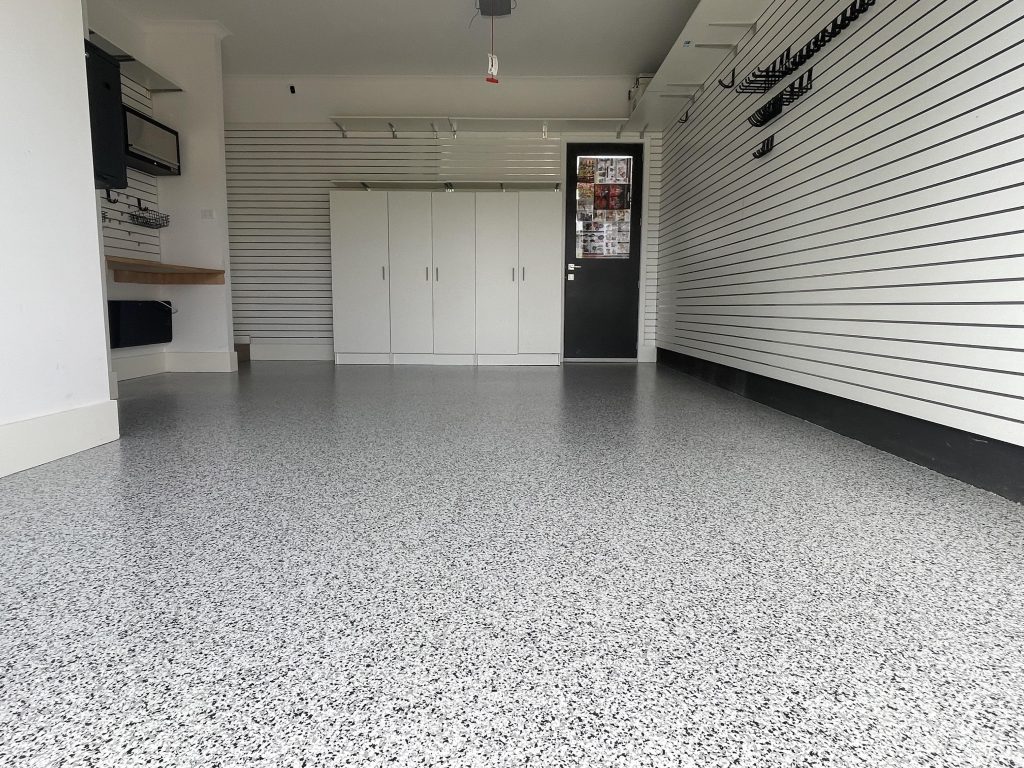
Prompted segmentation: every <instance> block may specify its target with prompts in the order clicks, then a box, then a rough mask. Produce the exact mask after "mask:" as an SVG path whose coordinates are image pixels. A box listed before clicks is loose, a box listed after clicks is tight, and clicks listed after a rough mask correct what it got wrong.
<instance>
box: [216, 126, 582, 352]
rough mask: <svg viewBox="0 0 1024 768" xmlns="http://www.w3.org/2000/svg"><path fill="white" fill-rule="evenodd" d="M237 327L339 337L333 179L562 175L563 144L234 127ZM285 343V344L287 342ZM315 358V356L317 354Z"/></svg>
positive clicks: (318, 343)
mask: <svg viewBox="0 0 1024 768" xmlns="http://www.w3.org/2000/svg"><path fill="white" fill-rule="evenodd" d="M226 152H227V164H228V209H229V224H230V232H231V282H232V295H233V304H234V322H235V334H236V336H237V337H238V338H240V339H245V338H248V339H249V340H251V341H252V342H253V344H254V350H255V345H258V344H262V345H264V346H266V345H271V344H279V345H283V347H286V346H289V345H290V346H291V347H292V350H291V351H290V352H288V353H287V354H288V355H289V356H301V352H298V353H297V352H296V351H295V349H296V348H297V345H303V344H305V345H310V347H309V348H310V349H314V348H317V347H318V348H319V353H320V354H322V353H323V349H324V346H325V345H326V346H329V345H330V344H331V343H332V318H331V273H330V221H329V204H328V192H329V191H330V189H331V188H332V186H331V181H332V180H338V181H435V180H438V179H443V180H453V181H472V180H478V181H479V180H486V181H492V180H493V181H516V180H532V181H538V180H554V181H557V180H559V179H560V178H561V175H562V169H561V162H562V160H561V143H560V141H559V140H558V139H548V140H544V139H541V138H540V137H539V136H537V137H531V136H527V135H523V134H517V135H487V136H480V135H477V136H474V135H472V134H459V137H458V139H457V140H452V139H450V138H448V139H446V138H439V139H434V138H433V137H432V136H431V137H419V138H417V137H405V136H401V135H399V138H398V139H394V138H391V137H390V136H388V137H381V136H379V135H376V136H372V137H367V136H363V137H359V136H356V135H353V134H350V135H349V138H345V137H343V136H342V134H341V132H340V131H339V130H338V129H337V128H336V127H334V126H333V125H331V124H323V125H320V124H317V125H267V124H260V125H230V126H228V127H227V130H226ZM283 347H278V349H279V350H280V349H282V348H283ZM310 356H317V353H314V354H311V355H310Z"/></svg>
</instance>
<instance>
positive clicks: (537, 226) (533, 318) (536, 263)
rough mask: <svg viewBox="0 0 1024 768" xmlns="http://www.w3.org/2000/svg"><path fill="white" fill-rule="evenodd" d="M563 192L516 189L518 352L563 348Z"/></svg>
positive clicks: (538, 351) (527, 352) (540, 352)
mask: <svg viewBox="0 0 1024 768" xmlns="http://www.w3.org/2000/svg"><path fill="white" fill-rule="evenodd" d="M562 221H563V219H562V195H561V194H560V193H559V192H520V193H519V353H520V354H547V353H552V354H557V353H558V352H559V351H560V350H561V348H562Z"/></svg>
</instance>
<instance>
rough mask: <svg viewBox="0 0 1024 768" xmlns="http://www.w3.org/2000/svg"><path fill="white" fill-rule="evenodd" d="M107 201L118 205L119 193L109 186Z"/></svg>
mask: <svg viewBox="0 0 1024 768" xmlns="http://www.w3.org/2000/svg"><path fill="white" fill-rule="evenodd" d="M107 202H108V203H112V204H114V205H117V193H116V192H112V191H111V190H110V187H107Z"/></svg>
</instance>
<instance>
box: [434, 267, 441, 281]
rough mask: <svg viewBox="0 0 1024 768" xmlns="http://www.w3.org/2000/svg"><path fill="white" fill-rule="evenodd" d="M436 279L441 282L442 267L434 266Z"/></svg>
mask: <svg viewBox="0 0 1024 768" xmlns="http://www.w3.org/2000/svg"><path fill="white" fill-rule="evenodd" d="M434 280H436V281H437V282H441V268H440V267H434Z"/></svg>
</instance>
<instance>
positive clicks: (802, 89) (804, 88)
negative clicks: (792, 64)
mask: <svg viewBox="0 0 1024 768" xmlns="http://www.w3.org/2000/svg"><path fill="white" fill-rule="evenodd" d="M813 87H814V70H813V69H809V70H807V71H806V72H805V73H804V74H802V75H800V78H799V79H798V80H794V81H793V82H792V83H790V84H789V85H788V86H786V89H785V90H784V91H782V92H781V93H779V94H778V95H777V96H773V97H772V98H770V99H769V100H768V101H766V102H765V103H764V104H762V105H761V106H760V107H759V108H758V109H757V110H756V111H755V112H754V114H752V115H751V116H750V117H748V118H747V122H749V123H750V124H751V125H752V126H754V127H755V128H763V127H764V126H766V125H768V123H770V122H771V121H772V120H774V119H775V118H777V117H778V116H779V115H781V114H782V109H783V107H787V106H789V105H790V104H792V103H793V102H795V101H796V100H797V99H799V98H800V97H801V96H803V95H804V94H805V93H807V92H808V91H809V90H811V88H813Z"/></svg>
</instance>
